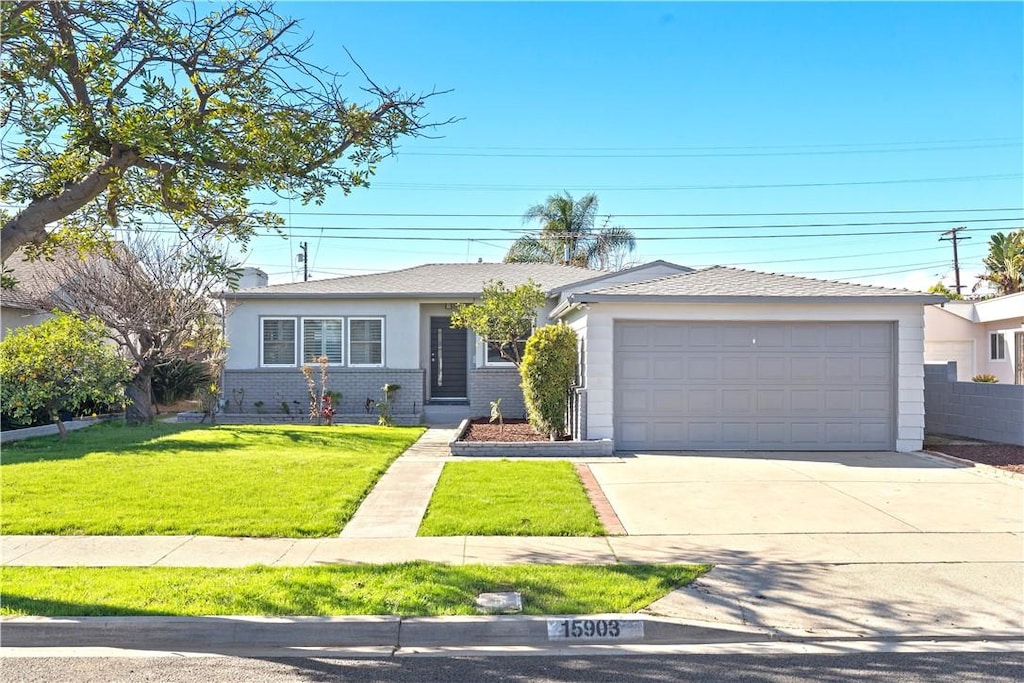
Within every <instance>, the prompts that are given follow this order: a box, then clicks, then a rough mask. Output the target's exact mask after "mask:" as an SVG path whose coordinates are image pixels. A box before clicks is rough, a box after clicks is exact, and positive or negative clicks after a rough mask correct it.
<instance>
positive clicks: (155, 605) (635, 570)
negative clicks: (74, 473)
mask: <svg viewBox="0 0 1024 683" xmlns="http://www.w3.org/2000/svg"><path fill="white" fill-rule="evenodd" d="M706 570H707V567H704V566H692V565H636V564H631V565H625V564H621V565H604V566H581V565H516V566H482V565H464V566H449V565H442V564H433V563H426V562H413V563H408V564H389V565H373V566H370V565H359V566H352V565H343V566H327V567H263V566H257V567H247V568H244V569H203V568H192V567H4V568H3V569H2V570H0V577H2V586H3V595H2V601H0V602H2V607H0V614H3V615H5V616H12V615H37V616H131V615H167V616H202V615H229V614H236V615H246V614H248V615H281V616H284V615H288V616H293V615H295V616H298V615H309V616H335V615H337V616H341V615H357V614H384V615H400V616H440V615H453V614H475V613H476V609H475V605H474V600H475V598H476V596H477V595H478V594H480V593H483V592H490V591H505V590H517V591H520V592H521V593H522V595H523V610H524V612H525V613H527V614H598V613H602V612H633V611H636V610H638V609H640V608H642V607H644V606H646V605H648V604H650V603H651V602H653V601H654V600H657V599H658V598H660V597H662V596H664V595H666V594H667V593H669V592H670V591H672V590H674V589H675V588H677V587H679V586H684V585H686V584H688V583H690V582H691V581H693V580H694V579H695V578H697V576H699V575H700V574H702V573H703V572H704V571H706Z"/></svg>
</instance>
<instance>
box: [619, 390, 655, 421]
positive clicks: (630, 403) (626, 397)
mask: <svg viewBox="0 0 1024 683" xmlns="http://www.w3.org/2000/svg"><path fill="white" fill-rule="evenodd" d="M619 396H620V397H621V400H620V408H621V412H622V414H624V415H630V414H632V415H644V414H646V413H649V412H650V409H651V403H650V400H649V399H650V390H648V389H624V390H623V391H621V392H620V393H619Z"/></svg>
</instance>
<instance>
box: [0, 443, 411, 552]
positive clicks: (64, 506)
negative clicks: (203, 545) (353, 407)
mask: <svg viewBox="0 0 1024 683" xmlns="http://www.w3.org/2000/svg"><path fill="white" fill-rule="evenodd" d="M422 433H423V429H422V428H419V427H415V428H402V427H396V428H392V429H387V428H383V427H375V426H369V425H344V426H335V427H314V426H305V425H222V426H217V427H209V426H197V425H177V424H164V423H158V424H154V425H151V426H147V427H134V428H130V427H126V426H124V425H123V424H116V423H107V424H101V425H97V426H95V427H90V428H89V429H85V430H82V431H77V432H72V433H71V434H70V435H69V436H68V438H67V440H66V441H63V442H61V441H58V440H57V439H56V438H41V439H29V440H27V441H21V442H17V443H14V444H11V445H9V446H6V445H5V446H4V449H3V466H2V469H0V478H2V481H0V497H2V501H0V502H2V505H3V518H2V521H0V530H2V532H3V533H5V534H89V535H107V534H110V535H143V534H154V535H179V534H181V535H187V534H202V535H213V536H282V537H310V536H333V535H336V534H337V533H338V532H339V531H340V530H341V528H342V527H343V526H344V524H345V522H347V521H348V520H349V519H350V518H351V516H352V514H353V513H354V512H355V510H356V507H357V506H358V505H359V502H360V501H361V500H362V499H363V497H365V495H366V493H367V492H368V491H369V490H370V489H371V488H372V487H373V485H374V483H376V481H377V479H378V478H379V477H380V475H381V474H382V473H383V472H384V471H385V470H386V469H387V468H388V466H389V465H390V464H391V463H392V462H393V461H394V459H395V458H397V457H398V456H399V455H400V454H401V453H402V451H404V450H405V449H406V448H408V447H409V446H410V445H411V444H412V443H413V442H415V441H416V439H418V438H419V436H420V435H421V434H422Z"/></svg>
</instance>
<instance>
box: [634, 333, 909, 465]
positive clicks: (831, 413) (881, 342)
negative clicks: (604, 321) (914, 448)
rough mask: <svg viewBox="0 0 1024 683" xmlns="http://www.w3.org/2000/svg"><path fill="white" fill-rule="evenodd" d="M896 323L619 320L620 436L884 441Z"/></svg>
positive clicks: (848, 446)
mask: <svg viewBox="0 0 1024 683" xmlns="http://www.w3.org/2000/svg"><path fill="white" fill-rule="evenodd" d="M638 330H639V331H638ZM892 332H893V330H892V326H891V324H888V323H814V324H788V323H749V324H748V323H741V324H730V323H722V324H718V323H696V324H695V323H664V322H661V323H654V322H651V323H632V322H629V323H624V322H619V323H617V324H616V334H615V343H616V346H615V378H614V382H615V434H616V446H617V447H618V448H620V449H632V450H639V449H655V448H657V449H661V450H692V449H745V450H749V449H773V450H774V449H783V450H784V449H793V448H796V449H804V450H819V449H820V450H827V449H833V450H863V449H874V450H887V449H890V448H892V446H893V440H894V436H893V435H894V433H895V428H894V425H893V422H894V420H893V415H894V412H895V406H894V404H895V401H894V399H893V397H894V396H895V390H894V384H895V371H894V363H893V355H894V343H893V339H894V335H893V333H892ZM623 340H629V341H630V342H631V343H632V345H631V346H626V345H623V343H622V342H623ZM673 340H674V341H673ZM843 340H845V341H843ZM666 342H673V344H674V345H672V344H667V343H666ZM727 342H728V343H729V344H731V346H726V343H727ZM840 342H842V343H840ZM861 342H865V343H866V345H865V346H862V345H861Z"/></svg>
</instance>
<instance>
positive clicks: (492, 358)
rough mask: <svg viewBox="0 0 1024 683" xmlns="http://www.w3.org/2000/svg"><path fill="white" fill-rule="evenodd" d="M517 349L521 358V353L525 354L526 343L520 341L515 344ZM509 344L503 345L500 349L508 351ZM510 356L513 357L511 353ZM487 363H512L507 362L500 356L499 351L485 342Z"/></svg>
mask: <svg viewBox="0 0 1024 683" xmlns="http://www.w3.org/2000/svg"><path fill="white" fill-rule="evenodd" d="M516 345H517V346H518V347H519V357H520V358H522V357H523V353H525V352H526V341H525V340H523V341H520V342H518V343H517V344H516ZM511 346H512V345H511V344H503V345H502V348H504V349H509V348H511ZM509 355H510V356H513V357H514V356H515V354H513V353H509ZM487 362H488V363H511V362H512V361H510V360H507V359H506V358H504V357H503V356H502V355H501V351H499V350H498V349H497V348H495V346H494V344H491V343H490V342H487Z"/></svg>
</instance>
